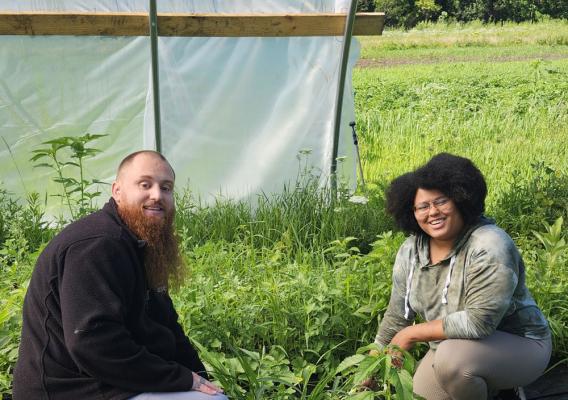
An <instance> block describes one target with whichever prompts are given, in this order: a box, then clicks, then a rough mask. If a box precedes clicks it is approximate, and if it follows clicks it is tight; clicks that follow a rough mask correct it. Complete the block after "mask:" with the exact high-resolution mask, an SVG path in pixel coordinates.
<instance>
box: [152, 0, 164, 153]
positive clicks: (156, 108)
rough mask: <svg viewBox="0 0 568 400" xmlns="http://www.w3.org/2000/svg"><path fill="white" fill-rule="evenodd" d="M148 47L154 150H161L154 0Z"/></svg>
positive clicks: (156, 16)
mask: <svg viewBox="0 0 568 400" xmlns="http://www.w3.org/2000/svg"><path fill="white" fill-rule="evenodd" d="M150 49H151V51H152V93H153V95H154V134H155V137H156V151H158V152H160V153H161V152H162V124H161V116H160V74H159V69H158V12H157V10H156V0H150Z"/></svg>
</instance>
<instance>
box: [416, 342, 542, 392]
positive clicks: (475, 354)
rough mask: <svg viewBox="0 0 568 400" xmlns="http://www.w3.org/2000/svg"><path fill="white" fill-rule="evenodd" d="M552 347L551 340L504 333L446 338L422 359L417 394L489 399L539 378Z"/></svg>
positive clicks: (418, 371) (418, 372) (419, 367)
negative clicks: (498, 392) (478, 337)
mask: <svg viewBox="0 0 568 400" xmlns="http://www.w3.org/2000/svg"><path fill="white" fill-rule="evenodd" d="M551 351H552V344H551V341H550V339H546V340H534V339H528V338H525V337H521V336H517V335H512V334H510V333H505V332H501V331H496V332H495V333H494V334H493V335H491V336H489V337H487V338H484V339H478V340H464V339H447V340H444V341H443V342H441V343H440V344H439V345H438V348H437V349H436V351H432V350H430V351H428V353H426V355H425V356H424V358H423V359H422V360H421V361H420V365H419V366H418V369H417V370H416V373H415V374H414V392H415V393H416V394H418V395H420V396H422V397H424V398H426V399H427V400H486V399H487V398H488V397H489V398H491V396H492V395H494V394H495V393H496V392H497V391H499V390H500V389H509V388H513V387H517V386H524V385H528V384H529V383H531V382H533V381H535V380H536V379H537V378H538V377H539V376H540V375H541V374H542V373H543V372H544V370H545V369H546V366H547V365H548V362H549V361H550V354H551Z"/></svg>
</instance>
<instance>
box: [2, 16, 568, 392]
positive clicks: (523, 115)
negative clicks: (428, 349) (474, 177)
mask: <svg viewBox="0 0 568 400" xmlns="http://www.w3.org/2000/svg"><path fill="white" fill-rule="evenodd" d="M361 43H362V60H361V61H360V63H359V65H360V66H359V67H358V68H357V69H356V70H355V73H354V78H353V79H354V86H355V90H356V96H355V98H356V110H357V128H358V132H359V136H360V147H361V151H362V158H363V166H364V173H365V177H366V179H367V181H368V185H367V188H359V189H358V191H359V193H358V194H360V195H364V196H366V197H367V198H368V199H369V202H368V203H367V204H356V203H353V202H350V201H349V194H348V193H345V192H341V193H340V198H339V199H338V200H335V199H334V198H333V196H332V194H331V192H330V191H329V190H318V189H317V188H316V183H315V182H316V178H315V177H310V176H305V177H304V180H303V181H302V182H299V183H298V185H296V187H291V188H288V189H287V190H286V191H285V192H284V193H283V194H281V195H279V196H273V197H260V198H259V199H258V208H257V209H256V210H255V211H254V212H253V211H252V210H251V208H250V206H249V205H247V204H244V203H230V202H224V203H219V204H217V205H215V206H212V207H200V205H199V204H196V202H195V200H194V199H192V198H191V195H190V194H189V193H184V192H183V191H182V192H180V193H178V219H177V221H176V222H177V226H178V228H179V233H180V238H181V243H182V246H183V249H184V253H185V255H186V259H187V261H188V264H189V265H190V266H191V274H190V277H189V280H188V282H187V284H186V285H185V286H184V287H182V288H181V289H179V290H178V291H176V292H175V293H174V301H175V303H176V307H177V310H178V312H179V315H180V319H181V320H182V322H183V324H184V326H185V328H186V331H187V332H188V333H189V335H190V337H191V338H192V340H193V341H194V342H195V343H196V345H198V346H199V347H203V350H202V352H201V354H202V357H203V359H204V360H205V361H206V363H207V364H208V365H209V366H210V367H211V369H212V371H213V375H214V376H215V378H216V379H217V380H218V381H219V382H220V383H221V384H222V385H223V386H224V387H225V389H226V391H227V393H228V394H229V396H230V398H232V399H262V398H264V399H343V398H353V399H373V398H397V399H401V398H411V397H409V396H408V378H409V372H408V371H410V370H411V369H412V365H411V364H410V363H409V364H407V365H405V368H404V369H403V370H396V369H394V368H392V367H391V365H390V358H389V357H388V356H386V355H381V356H379V357H378V358H373V357H366V356H364V355H362V354H361V355H355V354H356V352H357V349H359V348H361V347H363V346H365V345H367V344H369V343H371V342H372V341H373V339H374V335H375V333H376V329H377V323H378V320H379V319H380V316H381V315H382V313H383V312H384V310H385V308H386V305H387V302H388V297H389V294H390V273H391V272H390V270H391V268H392V262H393V260H394V256H395V254H396V251H397V248H398V246H399V245H400V244H401V243H402V241H403V240H404V236H403V234H402V233H400V232H396V230H395V229H394V227H393V224H392V221H391V220H390V218H389V217H388V216H386V215H385V213H384V211H383V209H384V198H383V189H384V188H385V186H386V185H387V184H388V182H389V181H390V180H391V179H392V178H393V177H395V176H397V175H398V174H400V173H402V172H405V171H408V170H410V169H412V168H414V167H416V166H418V165H420V164H421V163H423V162H424V161H426V160H427V159H428V158H429V157H431V156H432V155H434V154H436V153H439V152H441V151H448V152H452V153H455V154H459V155H463V156H467V157H469V158H471V159H472V160H473V161H474V162H475V163H476V164H477V165H478V166H479V167H480V169H481V170H482V172H483V173H484V174H485V176H486V179H487V181H488V185H489V192H490V194H489V197H488V203H487V214H488V215H490V216H493V217H494V218H495V219H496V220H497V222H498V223H499V224H500V225H501V226H502V227H503V228H505V229H506V230H507V231H508V232H509V233H510V234H511V236H512V237H513V238H514V239H515V241H516V243H517V244H518V246H519V247H520V248H521V251H522V253H523V257H524V259H525V264H526V266H527V280H528V283H529V287H530V289H531V292H532V293H533V295H534V297H535V299H536V300H537V302H538V304H539V305H540V306H541V308H542V309H543V311H544V312H545V314H546V315H547V317H548V319H549V322H550V325H551V328H552V330H553V334H554V362H555V363H556V362H560V363H562V362H564V363H568V336H567V335H568V306H567V305H568V294H567V293H568V271H567V269H568V245H567V240H568V235H567V234H566V229H565V223H566V221H567V220H568V157H567V155H568V23H567V22H566V21H547V22H542V23H539V24H520V25H516V24H504V25H503V26H501V25H499V26H493V25H491V26H484V25H481V24H478V23H472V24H468V25H450V26H446V25H442V24H439V25H428V24H423V25H420V26H419V27H418V28H417V29H414V30H412V31H409V32H402V31H387V32H385V35H384V36H383V37H379V38H362V40H361ZM41 198H42V196H41V195H38V196H36V197H31V198H29V199H27V203H25V204H24V205H22V202H16V199H12V198H11V197H10V196H9V194H7V193H4V192H2V191H1V189H0V204H1V207H0V272H1V273H2V276H3V279H2V282H1V283H0V306H1V308H0V391H1V392H2V393H4V394H6V395H8V394H9V393H10V380H11V378H10V373H11V368H12V366H13V363H14V361H15V357H16V351H17V345H18V335H19V329H20V314H19V310H20V307H21V301H22V298H23V294H24V293H25V286H26V280H27V279H28V277H29V273H30V271H31V268H32V266H33V263H34V261H35V258H36V257H37V254H38V253H39V251H40V250H41V248H42V247H43V246H44V245H45V243H46V241H47V240H48V239H49V238H50V237H51V236H52V235H53V234H54V233H55V231H56V230H57V229H58V228H57V227H54V226H48V225H47V224H46V223H45V222H44V218H43V214H42V207H41V200H40V199H41ZM563 224H564V225H563ZM422 351H424V347H419V348H417V349H415V350H414V352H413V355H414V356H415V357H418V356H419V355H420V354H421V352H422ZM408 359H409V360H410V358H408ZM342 361H343V362H342ZM371 371H376V372H377V373H379V372H380V376H381V377H382V379H381V382H382V383H383V385H382V386H381V392H380V393H377V394H376V396H377V397H374V394H373V393H371V392H364V393H356V392H355V391H354V387H355V385H354V384H355V383H357V382H359V381H360V380H361V379H362V377H363V376H364V375H365V374H366V373H367V372H371ZM395 391H396V393H397V395H396V397H395V395H394V394H393V393H394V392H395ZM378 396H382V397H378Z"/></svg>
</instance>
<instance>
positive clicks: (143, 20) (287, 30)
mask: <svg viewBox="0 0 568 400" xmlns="http://www.w3.org/2000/svg"><path fill="white" fill-rule="evenodd" d="M345 20H346V16H345V14H330V13H326V14H179V13H176V14H173V13H161V14H158V34H159V35H160V36H193V37H195V36H197V37H214V36H218V37H252V36H254V37H286V36H342V35H343V30H344V29H345ZM384 21H385V15H384V13H360V14H357V17H356V19H355V26H354V28H353V34H354V35H380V34H381V33H382V31H383V26H384ZM0 35H78V36H85V35H86V36H148V35H149V29H148V15H147V14H146V13H80V12H73V13H62V12H58V13H56V12H17V13H16V12H0Z"/></svg>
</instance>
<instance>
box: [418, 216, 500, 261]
mask: <svg viewBox="0 0 568 400" xmlns="http://www.w3.org/2000/svg"><path fill="white" fill-rule="evenodd" d="M491 224H495V221H494V220H493V219H491V218H487V217H485V216H483V215H482V216H481V217H479V219H478V220H477V221H476V222H474V223H473V224H471V225H469V226H468V227H466V228H465V229H463V230H462V232H461V233H460V234H459V236H458V238H457V240H456V241H455V243H454V247H453V248H452V251H450V252H449V253H448V255H447V256H446V257H445V258H444V259H443V260H442V261H441V262H445V261H446V260H449V259H450V258H452V257H453V256H454V255H456V254H457V253H458V252H459V251H460V250H461V249H462V248H463V247H464V246H465V244H466V243H467V241H468V240H469V238H470V237H471V235H472V233H473V232H474V231H475V230H476V229H478V228H480V227H482V226H484V225H491ZM414 246H415V253H416V256H417V259H416V261H417V264H418V266H419V267H420V268H426V267H428V266H430V237H429V236H428V235H426V234H425V233H421V234H418V235H416V237H415V240H414Z"/></svg>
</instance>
